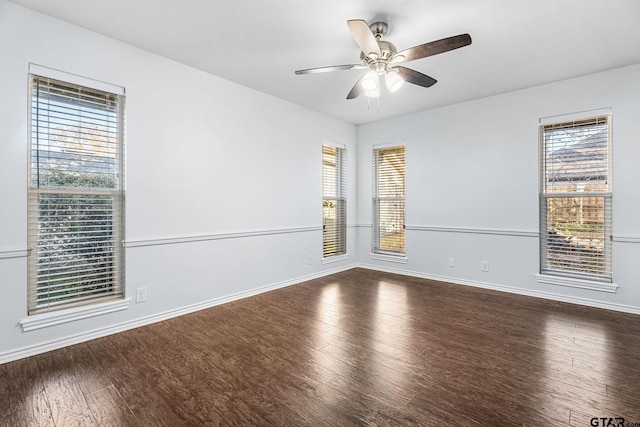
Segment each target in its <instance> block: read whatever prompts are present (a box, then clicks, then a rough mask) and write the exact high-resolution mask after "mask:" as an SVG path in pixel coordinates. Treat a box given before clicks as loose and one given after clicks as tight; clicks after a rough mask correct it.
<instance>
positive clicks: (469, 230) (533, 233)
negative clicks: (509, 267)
mask: <svg viewBox="0 0 640 427" xmlns="http://www.w3.org/2000/svg"><path fill="white" fill-rule="evenodd" d="M405 229H406V230H412V231H435V232H442V233H465V234H490V235H494V236H517V237H538V236H539V235H540V233H539V232H538V231H526V230H508V229H496V228H475V227H435V226H428V225H407V226H406V227H405Z"/></svg>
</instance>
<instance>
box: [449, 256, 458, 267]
mask: <svg viewBox="0 0 640 427" xmlns="http://www.w3.org/2000/svg"><path fill="white" fill-rule="evenodd" d="M455 266H456V260H455V259H454V258H453V257H452V256H450V257H449V267H455Z"/></svg>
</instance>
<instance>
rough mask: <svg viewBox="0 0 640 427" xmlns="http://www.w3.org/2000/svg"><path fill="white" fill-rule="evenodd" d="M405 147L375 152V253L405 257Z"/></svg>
mask: <svg viewBox="0 0 640 427" xmlns="http://www.w3.org/2000/svg"><path fill="white" fill-rule="evenodd" d="M404 188H405V167H404V146H397V147H388V148H377V149H374V150H373V253H374V254H383V255H385V254H386V255H400V256H404V253H405V229H404V202H405V191H404Z"/></svg>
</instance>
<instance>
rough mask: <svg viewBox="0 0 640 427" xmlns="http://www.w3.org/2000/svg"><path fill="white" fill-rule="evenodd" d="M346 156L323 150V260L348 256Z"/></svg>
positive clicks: (332, 149)
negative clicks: (336, 256) (337, 256)
mask: <svg viewBox="0 0 640 427" xmlns="http://www.w3.org/2000/svg"><path fill="white" fill-rule="evenodd" d="M346 165H347V152H346V150H345V149H344V148H338V147H333V146H330V145H323V146H322V256H323V257H325V258H326V257H330V256H335V255H344V254H346V252H347V233H346V228H347V199H346V195H347V188H346V167H347V166H346Z"/></svg>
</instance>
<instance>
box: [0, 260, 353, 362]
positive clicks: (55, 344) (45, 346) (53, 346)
mask: <svg viewBox="0 0 640 427" xmlns="http://www.w3.org/2000/svg"><path fill="white" fill-rule="evenodd" d="M355 267H356V264H355V263H354V264H349V265H345V266H341V267H337V268H333V269H329V270H324V271H321V272H318V273H314V274H308V275H305V276H301V277H297V278H295V279H291V280H285V281H283V282H278V283H274V284H271V285H267V286H261V287H258V288H254V289H250V290H248V291H244V292H238V293H236V294H231V295H227V296H224V297H220V298H214V299H211V300H208V301H203V302H199V303H196V304H191V305H188V306H184V307H180V308H176V309H173V310H168V311H165V312H163V313H157V314H153V315H150V316H145V317H142V318H139V319H134V320H129V321H126V322H122V323H118V324H116V325H111V326H107V327H104V328H99V329H94V330H92V331H88V332H83V333H80V334H75V335H69V336H66V337H62V338H58V339H55V340H51V341H47V342H44V343H40V344H36V345H31V346H27V347H23V348H19V349H16V350H11V351H8V352H4V353H0V364H2V363H7V362H11V361H13V360H18V359H23V358H25V357H30V356H35V355H36V354H41V353H45V352H47V351H52V350H57V349H59V348H63V347H67V346H70V345H74V344H78V343H81V342H85V341H89V340H92V339H96V338H100V337H104V336H107V335H112V334H115V333H118V332H124V331H127V330H129V329H134V328H139V327H141V326H145V325H149V324H152V323H156V322H160V321H162V320H167V319H171V318H174V317H178V316H182V315H184V314H189V313H193V312H195V311H199V310H204V309H206V308H211V307H215V306H217V305H220V304H225V303H228V302H231V301H236V300H239V299H242V298H247V297H251V296H254V295H258V294H261V293H264V292H269V291H272V290H275V289H279V288H284V287H287V286H291V285H296V284H298V283H302V282H306V281H308V280H313V279H318V278H320V277H324V276H329V275H331V274H335V273H339V272H341V271H346V270H350V269H352V268H355Z"/></svg>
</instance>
